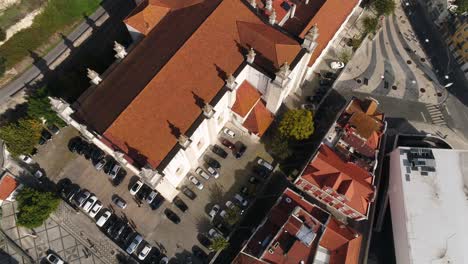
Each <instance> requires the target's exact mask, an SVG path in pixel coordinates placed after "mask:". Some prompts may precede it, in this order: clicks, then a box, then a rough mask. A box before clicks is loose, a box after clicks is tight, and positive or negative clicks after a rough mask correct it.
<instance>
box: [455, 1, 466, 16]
mask: <svg viewBox="0 0 468 264" xmlns="http://www.w3.org/2000/svg"><path fill="white" fill-rule="evenodd" d="M455 5H456V6H458V7H457V11H456V12H457V13H458V14H463V13H465V12H468V0H457V1H455Z"/></svg>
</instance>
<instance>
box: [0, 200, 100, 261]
mask: <svg viewBox="0 0 468 264" xmlns="http://www.w3.org/2000/svg"><path fill="white" fill-rule="evenodd" d="M15 212H17V203H16V202H8V203H4V204H3V205H2V213H3V215H2V219H1V227H2V229H3V230H4V232H5V234H6V235H8V236H9V237H10V238H11V239H12V240H13V241H14V242H15V243H16V244H17V245H18V246H20V247H21V248H22V249H23V250H24V251H25V253H26V254H28V255H29V256H30V257H31V258H32V259H33V260H34V261H35V262H39V261H40V260H41V258H42V257H44V256H46V254H47V252H49V251H52V252H55V253H57V254H58V255H59V256H60V257H62V259H64V260H65V261H66V262H67V263H69V264H94V263H103V262H102V261H100V259H99V258H98V257H97V256H96V255H94V254H93V252H91V251H90V250H89V249H87V248H86V247H85V246H84V245H83V244H82V243H80V242H79V241H78V240H77V239H75V237H74V236H72V235H71V234H70V232H69V231H67V229H65V228H64V227H63V226H61V225H59V224H58V223H57V222H56V221H54V220H52V219H51V218H49V219H48V220H47V221H46V222H45V223H44V224H43V225H42V226H40V227H38V228H35V229H34V230H30V229H27V228H23V227H19V226H17V225H16V213H15ZM3 251H5V252H6V253H7V254H9V255H11V258H1V255H0V264H13V263H29V262H27V259H24V258H23V257H22V256H21V255H20V254H18V252H17V251H16V250H15V248H13V247H12V246H10V245H6V246H5V247H3Z"/></svg>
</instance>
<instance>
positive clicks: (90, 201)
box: [82, 195, 97, 213]
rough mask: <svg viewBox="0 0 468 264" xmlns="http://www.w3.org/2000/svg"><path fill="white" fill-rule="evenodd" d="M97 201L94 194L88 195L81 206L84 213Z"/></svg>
mask: <svg viewBox="0 0 468 264" xmlns="http://www.w3.org/2000/svg"><path fill="white" fill-rule="evenodd" d="M96 202H97V197H96V196H95V195H93V196H91V197H89V199H88V200H87V201H86V202H85V203H84V204H83V206H82V208H83V211H84V212H85V213H88V212H89V211H90V210H91V208H93V206H94V204H95V203H96Z"/></svg>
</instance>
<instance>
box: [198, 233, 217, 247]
mask: <svg viewBox="0 0 468 264" xmlns="http://www.w3.org/2000/svg"><path fill="white" fill-rule="evenodd" d="M197 239H198V241H199V242H200V244H202V245H203V246H205V247H207V248H209V247H210V246H211V244H212V243H213V242H211V240H210V239H209V238H208V237H207V236H205V235H203V234H198V235H197Z"/></svg>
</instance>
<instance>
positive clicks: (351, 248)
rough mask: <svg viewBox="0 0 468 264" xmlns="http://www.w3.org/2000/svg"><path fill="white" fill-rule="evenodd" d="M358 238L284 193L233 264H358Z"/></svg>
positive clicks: (299, 198) (311, 206) (292, 194)
mask: <svg viewBox="0 0 468 264" xmlns="http://www.w3.org/2000/svg"><path fill="white" fill-rule="evenodd" d="M361 243H362V236H361V235H360V234H358V233H356V232H355V231H354V230H352V229H351V228H349V227H346V226H344V225H342V224H341V223H339V222H338V221H337V220H336V219H334V218H333V217H331V216H330V215H329V214H328V213H326V212H325V211H323V210H322V209H320V208H319V207H317V206H316V205H314V204H311V203H310V202H308V201H307V200H305V199H304V198H303V197H302V196H300V195H299V194H298V193H296V192H294V191H293V190H291V189H286V190H285V191H284V193H283V194H282V196H281V197H280V198H279V199H278V200H277V202H276V204H275V205H274V206H273V207H272V209H271V210H270V212H269V214H268V215H267V216H266V218H265V219H264V220H263V222H262V224H260V226H258V227H257V229H256V231H255V232H254V234H253V235H252V236H251V237H250V239H249V240H248V242H247V243H246V244H245V246H244V247H243V248H242V250H241V252H240V253H239V254H238V255H237V256H236V258H235V259H234V261H233V263H235V264H245V263H252V264H253V263H316V264H319V263H343V264H351V263H358V262H359V252H360V249H361Z"/></svg>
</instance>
